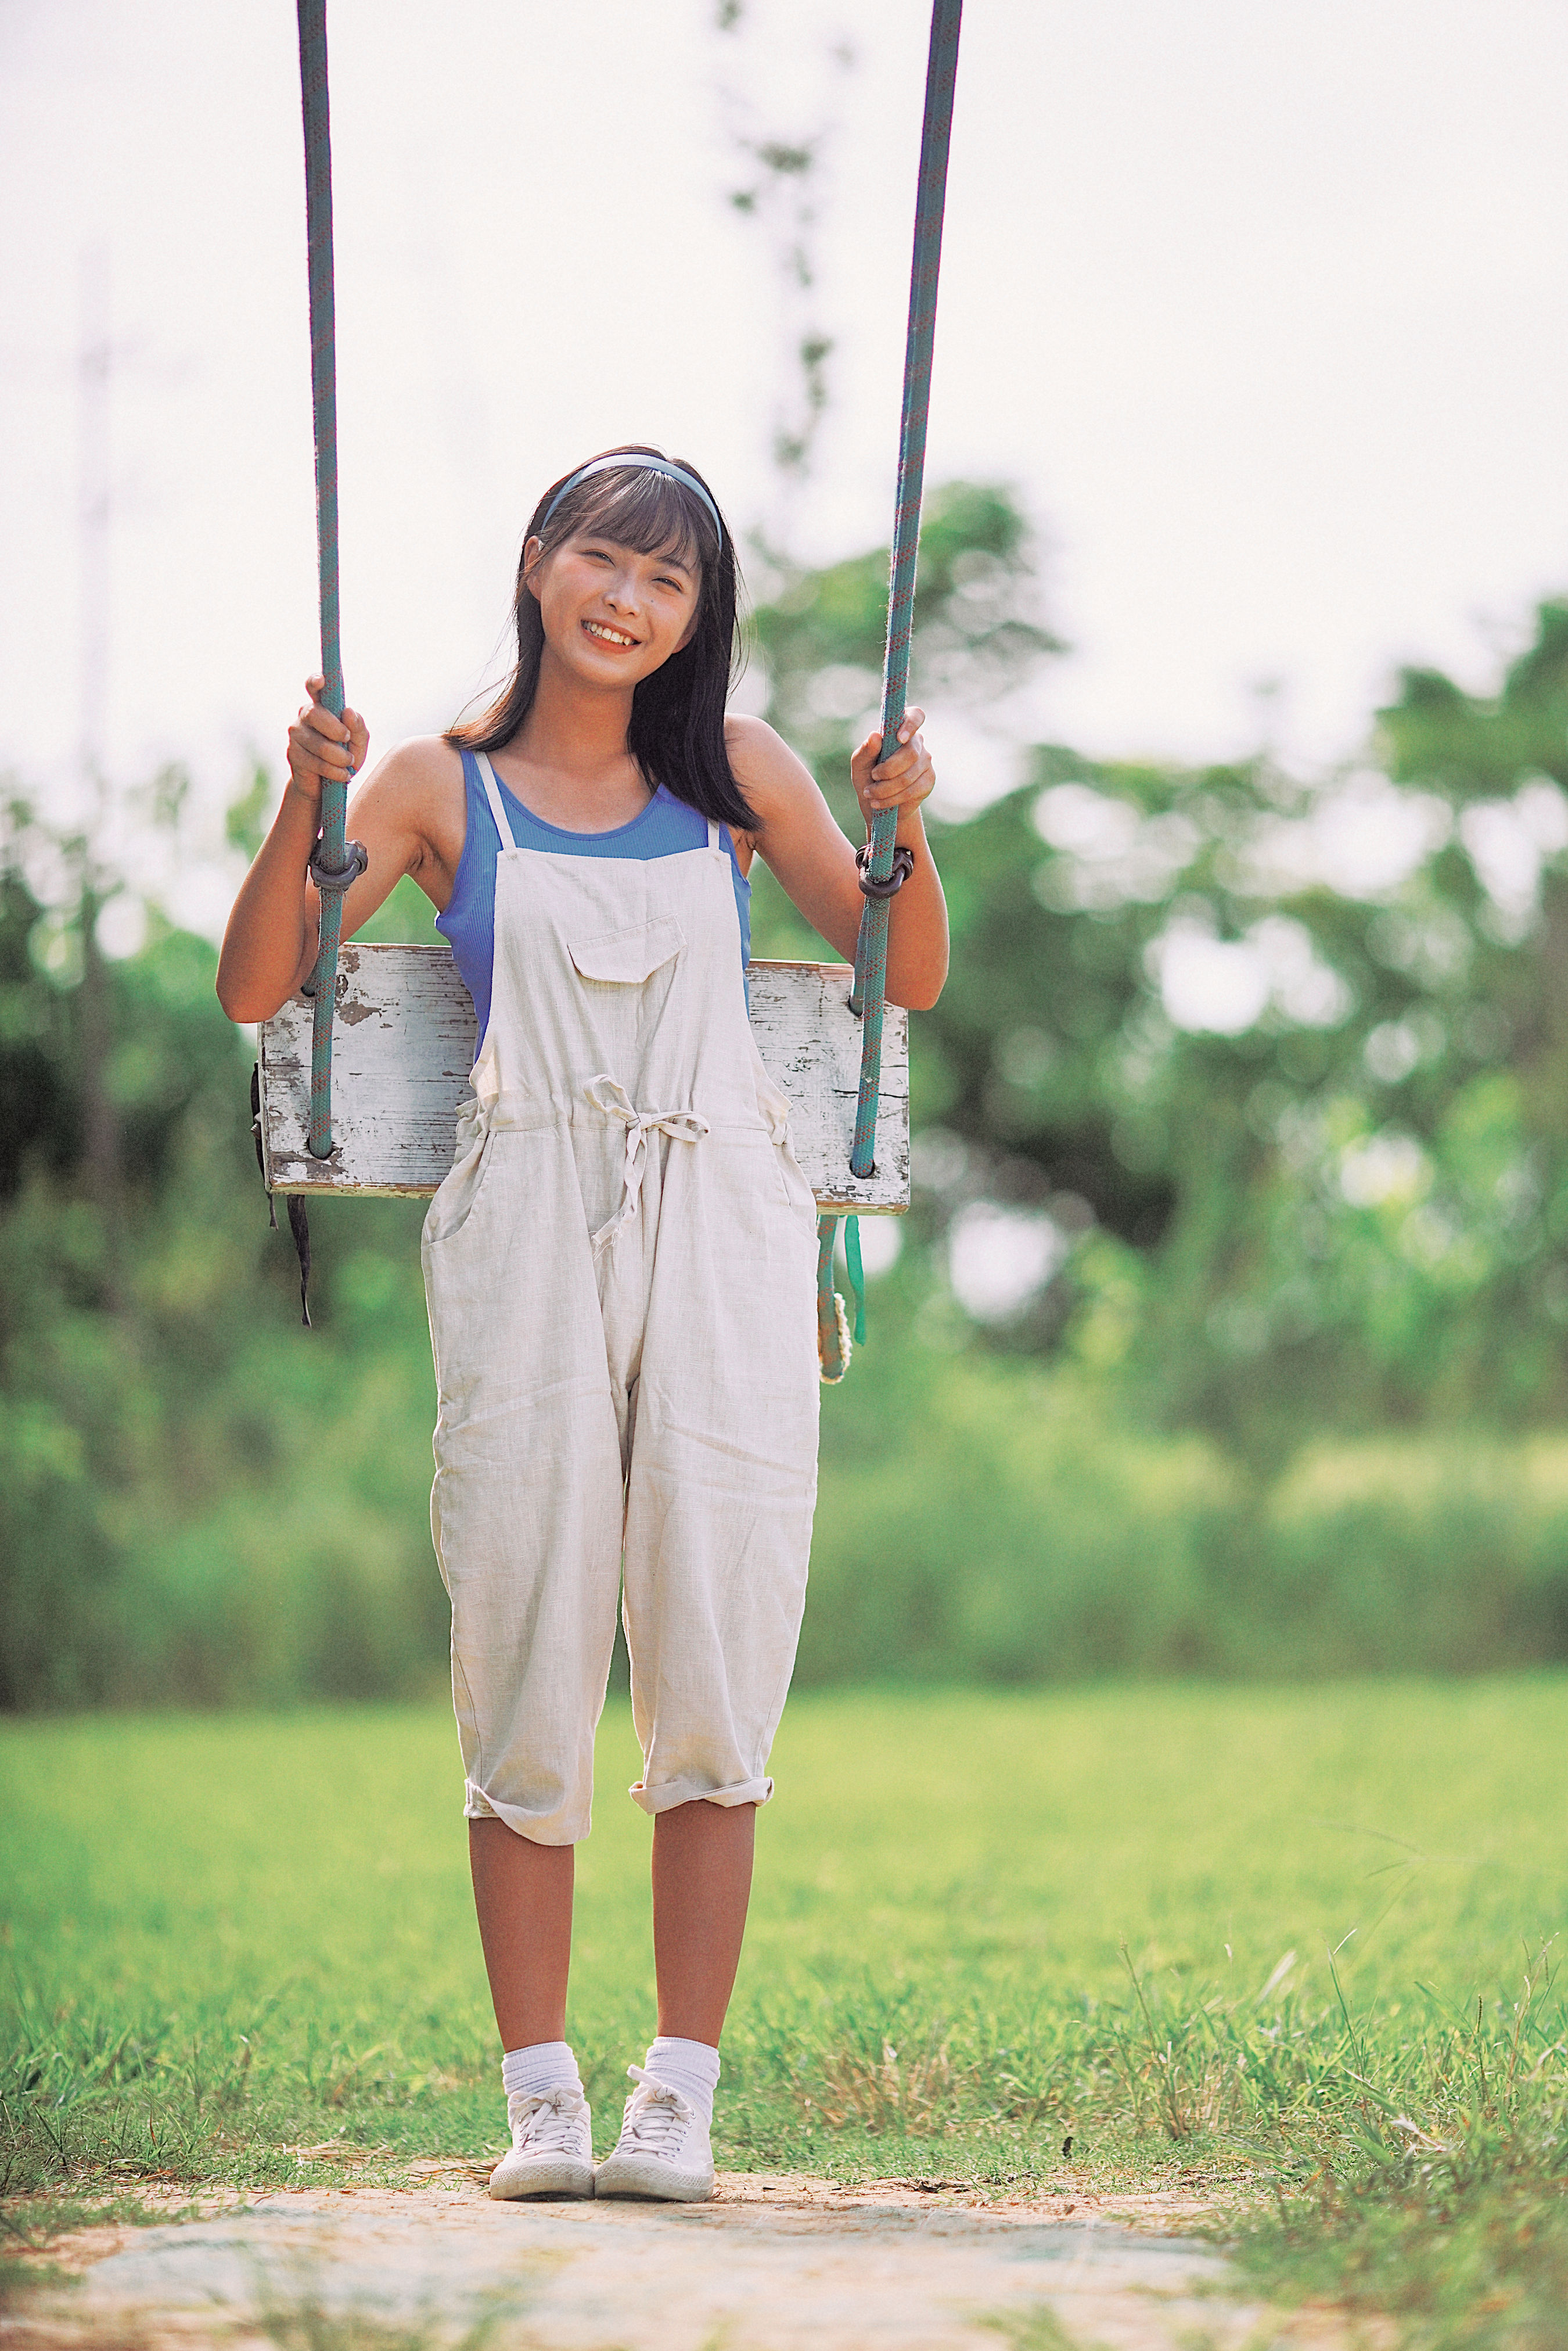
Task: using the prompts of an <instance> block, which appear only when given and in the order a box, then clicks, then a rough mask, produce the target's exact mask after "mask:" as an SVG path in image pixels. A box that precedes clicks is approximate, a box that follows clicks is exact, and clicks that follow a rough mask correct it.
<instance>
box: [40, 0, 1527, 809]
mask: <svg viewBox="0 0 1568 2351" xmlns="http://www.w3.org/2000/svg"><path fill="white" fill-rule="evenodd" d="M712 14H713V9H712V0H653V5H649V0H642V5H631V0H602V5H599V6H598V7H597V8H594V9H584V8H566V7H562V6H560V5H555V6H545V5H543V0H462V5H457V6H449V7H437V6H435V5H414V0H332V8H331V47H332V68H333V109H334V119H333V131H334V141H335V150H336V157H335V160H336V174H337V179H336V193H337V227H338V298H339V309H338V329H339V363H340V401H341V411H340V437H341V452H342V466H343V530H344V558H345V570H344V622H345V643H346V664H347V671H348V684H349V693H350V697H351V699H353V700H354V701H355V702H356V703H357V704H358V705H359V706H360V707H362V708H363V709H364V710H365V711H366V712H367V714H368V716H369V719H370V722H371V727H372V733H373V737H374V738H375V739H376V740H377V741H378V742H379V744H381V745H383V746H384V745H385V744H386V743H387V742H389V741H390V740H392V739H394V738H395V737H398V736H399V735H400V734H404V733H408V732H411V731H416V730H420V729H424V728H428V727H433V726H441V725H442V724H444V723H446V722H447V720H448V719H449V718H450V716H452V712H453V710H454V709H455V707H456V706H457V705H458V704H460V703H461V702H462V700H463V699H464V697H465V696H466V695H467V694H468V693H469V692H470V691H471V690H472V687H473V685H474V684H475V683H476V682H477V680H478V677H479V675H480V674H481V673H482V671H483V669H484V667H485V664H486V663H487V661H488V659H489V657H490V655H491V653H492V651H493V647H494V646H495V643H496V641H497V637H498V634H499V632H500V630H501V628H502V626H503V623H504V612H505V606H506V600H507V594H508V590H509V584H510V576H511V570H512V566H513V563H514V559H515V552H516V544H517V537H518V531H519V526H520V524H521V522H522V520H523V518H524V515H525V514H526V512H527V510H528V508H529V507H530V505H531V504H532V501H533V499H534V497H535V495H536V493H537V491H538V489H539V488H540V487H541V486H543V485H544V483H545V481H547V480H548V479H549V478H550V477H551V476H552V475H555V474H556V473H557V472H560V471H562V470H564V469H565V468H566V466H567V465H570V464H571V463H573V462H574V461H575V460H576V459H578V458H580V457H581V456H582V455H585V454H587V453H588V452H590V451H591V450H593V449H595V448H597V447H599V446H601V445H603V444H606V443H608V442H613V441H618V440H622V439H632V438H636V439H649V440H652V441H655V442H659V443H662V444H665V445H667V446H670V447H672V448H674V449H676V450H678V451H680V452H682V453H684V454H686V455H690V456H691V457H693V458H694V459H696V460H697V461H698V462H699V463H700V464H701V465H702V466H703V467H704V469H705V471H707V472H708V473H709V474H710V475H711V478H712V479H713V481H714V482H715V484H716V486H717V487H718V489H719V492H720V495H721V497H722V500H723V501H724V503H725V504H726V505H727V506H728V507H729V509H730V512H731V515H732V518H733V520H734V521H735V523H736V525H737V527H738V528H741V529H742V530H743V529H744V528H746V527H747V526H748V525H750V524H751V523H753V521H754V520H756V519H757V518H758V517H760V516H762V515H763V513H764V512H766V511H767V510H768V508H769V503H770V500H771V498H772V497H773V496H774V493H773V490H772V488H771V486H770V478H769V474H768V465H767V444H768V431H769V425H770V423H771V419H772V413H773V401H774V392H773V389H772V387H773V386H774V384H775V383H776V381H777V379H778V374H779V370H780V367H781V351H780V309H779V298H778V294H777V289H776V285H775V281H774V276H773V273H772V272H771V270H770V267H769V266H768V261H767V249H766V246H765V243H764V242H763V239H762V238H761V237H760V236H759V235H758V233H757V232H756V231H755V230H754V229H748V227H747V226H746V225H745V224H743V223H742V222H741V221H739V220H738V219H737V218H736V217H735V215H734V214H732V213H731V212H730V211H729V210H728V208H727V207H726V205H725V203H724V193H725V190H726V189H727V188H728V187H730V186H732V185H733V184H734V183H735V179H736V166H735V162H734V159H733V155H732V150H731V149H730V148H729V146H728V145H727V139H726V131H725V128H724V125H725V120H726V114H725V109H724V106H723V104H722V100H721V98H720V94H719V92H720V85H721V83H722V81H724V80H726V79H727V80H728V81H729V82H731V83H732V84H735V85H738V86H740V87H741V88H742V90H743V92H744V93H745V94H746V95H747V96H748V97H749V99H750V100H751V102H752V104H753V110H754V114H755V119H756V120H758V121H759V123H761V124H762V125H763V126H764V127H766V128H768V129H771V130H774V131H780V132H784V133H794V132H798V131H801V130H802V129H814V128H816V127H818V126H819V125H821V124H823V123H826V122H827V121H828V120H836V121H837V123H838V126H839V127H838V130H837V132H836V137H835V139H834V140H833V141H832V142H831V144H830V148H829V151H828V152H829V168H828V172H827V177H826V186H825V193H824V206H825V209H824V215H823V222H822V230H821V237H822V260H823V269H824V282H823V287H822V298H821V302H820V305H819V308H820V312H821V315H822V317H823V319H824V320H825V322H826V325H827V326H828V328H829V329H831V330H832V331H833V332H834V333H835V334H836V336H837V337H838V339H839V344H838V350H837V352H836V357H835V361H834V373H833V384H834V392H835V403H836V404H835V407H834V409H833V412H832V414H831V417H830V421H829V425H828V428H827V430H826V434H825V435H824V440H823V444H822V448H821V452H820V462H819V466H818V472H817V476H816V480H815V486H814V487H813V489H812V491H811V493H810V495H809V496H808V498H807V499H806V501H805V506H804V507H803V508H802V509H801V512H800V515H799V521H798V528H799V534H800V538H801V541H802V543H803V545H804V546H805V547H806V548H807V549H809V550H810V551H811V552H812V553H813V554H815V555H816V556H826V555H831V554H837V553H843V552H848V551H850V550H852V549H857V548H858V547H861V546H864V545H866V544H868V543H870V542H871V541H872V540H873V539H875V538H881V537H883V536H885V533H886V530H887V519H886V517H887V513H888V506H889V503H890V492H891V482H892V471H893V461H894V456H895V443H896V434H897V413H898V370H899V365H900V361H901V356H902V329H903V311H904V303H905V298H906V296H905V279H906V273H907V269H908V248H909V227H910V218H911V208H912V182H913V172H914V162H915V154H916V150H917V146H918V141H919V103H920V76H921V73H922V71H923V67H924V54H925V39H926V24H927V12H926V9H925V7H924V5H922V0H839V5H831V0H753V7H752V9H751V12H750V18H749V25H748V29H747V31H746V33H745V36H744V37H743V39H742V40H740V41H736V40H733V39H731V40H727V41H726V40H722V39H721V37H719V36H718V35H717V34H716V33H715V31H714V30H713V28H712ZM833 32H843V33H846V34H847V35H848V36H849V37H850V39H851V41H852V43H853V45H854V47H855V49H856V52H857V65H856V66H855V68H853V69H852V70H848V71H846V70H843V69H841V68H836V67H834V66H833V65H832V64H831V63H830V62H828V60H827V58H826V37H827V36H828V35H829V34H830V33H833ZM296 70H297V68H296V49H295V25H294V11H293V9H292V8H291V7H289V6H288V5H286V0H266V5H262V0H223V5H220V6H213V5H211V0H138V5H136V6H135V7H134V8H129V7H125V6H123V5H120V6H116V5H111V0H0V317H3V320H4V324H3V325H0V445H3V446H4V449H5V469H4V486H3V487H0V544H3V545H4V548H5V562H4V565H3V566H0V765H4V764H9V765H10V766H12V767H13V768H15V769H16V771H17V772H18V773H19V774H20V775H21V777H22V778H23V779H24V780H25V781H27V782H31V783H32V784H34V785H35V786H37V787H45V788H50V789H53V788H56V787H57V786H63V783H64V779H65V778H67V775H68V772H69V769H70V764H71V760H72V758H73V756H74V747H75V745H76V743H77V740H78V735H79V731H80V710H81V702H80V686H79V674H80V665H79V650H78V649H79V643H80V622H79V594H78V585H79V583H78V570H79V564H78V536H79V534H78V523H77V487H76V484H77V470H76V469H77V457H76V433H77V425H76V409H75V397H76V395H75V391H74V378H73V373H72V368H73V354H74V352H75V350H76V347H77V344H78V338H79V332H80V327H79V319H80V299H81V298H80V292H79V287H80V278H81V259H82V255H83V253H84V251H86V250H87V249H88V248H89V247H101V248H102V249H103V250H104V251H105V253H106V254H107V256H108V266H109V275H110V281H111V288H112V292H111V301H112V317H113V324H114V331H115V336H116V340H117V344H118V348H119V358H118V362H117V368H116V373H115V380H114V387H113V402H114V405H113V451H114V476H113V477H114V493H115V518H114V528H113V540H112V545H113V596H112V615H113V650H112V663H111V669H110V674H109V696H108V707H109V718H108V728H107V737H108V752H109V762H110V766H111V768H112V769H113V772H114V773H115V775H116V777H117V778H119V780H121V781H123V782H130V781H132V780H134V779H135V778H137V777H138V776H140V775H142V774H144V773H145V772H146V771H147V770H148V769H149V768H151V766H152V765H154V764H155V763H156V762H157V761H158V760H160V759H161V758H167V757H171V756H182V757H185V758H189V759H190V760H191V761H192V765H193V767H194V768H195V770H196V774H197V778H198V782H199V785H200V788H201V790H202V794H203V795H204V796H205V797H206V798H207V799H209V800H210V801H211V803H212V804H213V806H214V807H216V806H217V805H218V804H219V803H220V802H221V801H222V800H223V799H224V798H226V797H227V796H228V795H229V794H230V793H231V792H232V790H233V789H234V786H235V784H236V782H237V779H238V776H239V771H240V766H241V760H242V757H243V754H244V748H245V747H247V746H251V745H254V746H257V747H262V748H264V749H265V750H266V751H268V752H269V753H271V754H272V755H273V756H274V757H275V756H276V750H277V747H278V745H279V743H280V738H281V733H282V729H283V727H284V726H285V725H286V721H287V718H288V716H290V715H291V713H292V711H293V708H294V706H295V704H296V700H297V694H298V684H297V681H298V680H299V678H300V677H301V675H302V674H303V673H304V671H305V670H306V667H308V666H310V665H312V664H313V662H314V629H315V614H314V594H315V580H314V542H313V528H312V494H311V475H310V439H309V402H308V377H307V350H306V312H305V261H304V199H303V175H302V164H301V156H300V131H299V117H298V98H297V83H296ZM1565 91H1568V11H1565V10H1564V9H1563V6H1562V5H1561V0H1269V5H1266V6H1259V5H1257V0H1096V5H1089V0H971V5H970V7H969V10H968V11H967V22H966V25H965V29H964V36H963V50H962V55H961V68H960V91H959V111H958V120H957V129H956V133H955V138H954V145H953V162H952V182H951V191H950V206H949V222H948V242H947V249H946V255H945V259H944V267H943V278H942V302H941V311H940V320H939V333H938V361H937V371H936V381H935V393H934V406H933V412H932V418H931V435H930V450H929V479H931V480H933V481H940V480H941V479H942V478H944V477H945V476H947V475H952V474H954V473H957V472H961V471H965V472H969V473H971V474H981V475H1003V476H1008V477H1011V478H1012V479H1013V480H1014V481H1016V482H1017V483H1018V484H1019V485H1020V486H1021V488H1022V490H1023V494H1024V496H1025V498H1026V501H1027V503H1028V505H1029V507H1030V509H1031V510H1032V512H1033V514H1034V516H1035V517H1036V518H1037V519H1038V521H1039V523H1040V524H1041V526H1042V528H1043V529H1044V532H1045V533H1046V535H1047V537H1048V538H1049V540H1050V542H1051V546H1052V550H1053V552H1052V558H1051V564H1050V569H1049V574H1048V596H1047V601H1048V617H1049V618H1050V619H1051V620H1052V621H1053V622H1054V624H1055V625H1056V626H1057V628H1058V629H1059V630H1060V632H1062V633H1064V635H1066V636H1067V637H1068V638H1070V639H1071V640H1072V641H1073V643H1074V644H1075V648H1076V651H1075V654H1074V655H1073V657H1072V659H1071V660H1069V661H1066V662H1064V663H1061V664H1056V665H1055V666H1054V669H1053V671H1052V672H1051V674H1050V676H1049V678H1048V680H1047V682H1046V684H1045V685H1044V688H1043V690H1042V692H1041V694H1040V695H1039V697H1038V701H1037V708H1036V712H1035V720H1036V731H1038V732H1040V733H1042V734H1048V735H1050V736H1051V737H1054V738H1056V739H1065V740H1068V741H1073V742H1076V743H1078V744H1079V745H1081V746H1082V747H1085V749H1087V750H1090V751H1106V752H1111V751H1129V752H1131V751H1147V750H1153V751H1167V752H1173V753H1177V754H1180V755H1186V756H1190V757H1203V756H1220V755H1223V754H1225V753H1227V752H1229V751H1232V750H1235V749H1238V748H1242V747H1248V746H1250V745H1251V743H1252V742H1253V741H1254V740H1255V739H1256V736H1257V733H1258V731H1259V728H1260V726H1261V724H1262V720H1261V717H1260V714H1259V709H1258V705H1257V703H1256V700H1255V698H1254V691H1253V690H1254V688H1255V685H1256V684H1257V682H1258V681H1259V680H1261V679H1266V678H1278V679H1281V680H1282V681H1283V682H1284V694H1283V697H1282V703H1281V705H1280V706H1279V711H1278V714H1277V718H1276V732H1277V734H1278V735H1279V737H1281V738H1282V741H1283V742H1284V744H1285V746H1286V747H1288V748H1291V749H1293V750H1294V751H1295V752H1296V754H1297V755H1298V756H1301V757H1303V758H1330V757H1333V756H1334V755H1335V754H1337V753H1340V752H1342V751H1343V752H1348V751H1349V750H1350V749H1351V748H1352V747H1354V744H1355V740H1356V738H1357V737H1358V736H1359V735H1360V734H1361V733H1362V731H1363V728H1364V724H1365V717H1366V713H1367V711H1368V710H1369V709H1370V707H1371V706H1372V704H1373V701H1374V700H1375V698H1376V695H1378V693H1379V692H1380V690H1381V688H1382V687H1383V685H1384V684H1385V683H1386V678H1387V674H1388V671H1389V667H1390V664H1392V663H1393V662H1394V661H1396V660H1397V659H1399V658H1401V657H1420V658H1428V659H1435V660H1438V661H1439V662H1441V663H1445V664H1450V665H1455V666H1458V667H1459V669H1460V670H1461V672H1463V673H1465V674H1470V675H1475V676H1478V677H1479V676H1483V675H1485V674H1488V670H1489V665H1490V661H1491V659H1492V658H1493V651H1494V649H1495V647H1496V645H1497V644H1498V643H1500V642H1501V643H1511V642H1512V641H1513V638H1514V636H1515V634H1516V632H1517V631H1518V630H1519V628H1520V627H1521V625H1522V622H1523V619H1524V616H1525V612H1526V608H1527V606H1528V602H1529V600H1530V599H1531V598H1532V597H1533V596H1535V595H1537V594H1539V593H1542V592H1544V591H1547V590H1552V589H1554V588H1559V587H1562V586H1563V585H1564V584H1568V304H1565V301H1564V292H1565V283H1564V281H1565V277H1568V258H1565V256H1568V140H1565V139H1564V137H1563V94H1564V92H1565ZM917 683H918V682H917ZM945 739H946V744H947V758H948V760H949V762H950V766H951V767H952V768H954V769H959V768H965V767H966V766H967V764H968V763H969V762H970V761H971V758H975V757H976V754H975V753H974V751H973V747H972V744H971V737H970V736H969V734H968V733H967V731H966V730H965V729H963V728H961V727H958V726H953V727H950V729H949V730H948V732H947V735H946V738H945ZM943 744H944V737H943V735H942V733H941V732H940V730H939V731H938V733H937V736H936V747H937V748H938V751H939V754H941V753H942V752H943ZM965 780H966V779H965V777H964V776H963V775H961V774H959V773H956V772H955V773H953V774H952V775H951V777H950V781H951V782H952V784H953V785H954V787H955V788H956V794H957V796H958V797H963V796H965ZM978 780H979V778H978V775H977V776H976V777H975V778H970V782H971V785H972V784H973V783H974V782H977V781H978Z"/></svg>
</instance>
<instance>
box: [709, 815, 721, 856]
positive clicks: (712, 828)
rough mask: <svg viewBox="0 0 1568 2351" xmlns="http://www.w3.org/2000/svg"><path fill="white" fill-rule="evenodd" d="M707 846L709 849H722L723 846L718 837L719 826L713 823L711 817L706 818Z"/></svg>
mask: <svg viewBox="0 0 1568 2351" xmlns="http://www.w3.org/2000/svg"><path fill="white" fill-rule="evenodd" d="M708 846H709V848H710V849H722V847H723V843H722V841H721V840H720V839H719V828H718V826H717V825H716V824H715V823H714V821H713V820H712V818H711V817H710V818H709V819H708Z"/></svg>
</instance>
